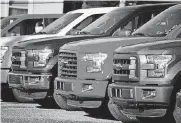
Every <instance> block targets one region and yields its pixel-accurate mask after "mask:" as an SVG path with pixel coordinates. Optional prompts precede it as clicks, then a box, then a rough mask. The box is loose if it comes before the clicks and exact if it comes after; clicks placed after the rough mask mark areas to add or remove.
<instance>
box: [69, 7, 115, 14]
mask: <svg viewBox="0 0 181 123" xmlns="http://www.w3.org/2000/svg"><path fill="white" fill-rule="evenodd" d="M116 8H119V7H99V8H87V9H77V10H73V11H70V12H69V13H107V12H109V11H110V10H113V9H116Z"/></svg>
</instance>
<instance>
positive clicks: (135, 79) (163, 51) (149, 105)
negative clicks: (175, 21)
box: [108, 29, 181, 123]
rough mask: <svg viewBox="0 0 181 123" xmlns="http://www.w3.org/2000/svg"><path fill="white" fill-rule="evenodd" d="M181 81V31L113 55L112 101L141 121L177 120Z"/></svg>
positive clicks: (124, 111)
mask: <svg viewBox="0 0 181 123" xmlns="http://www.w3.org/2000/svg"><path fill="white" fill-rule="evenodd" d="M179 30H180V31H181V29H179ZM180 80H181V33H179V35H178V36H177V39H174V40H163V41H160V42H153V43H146V44H138V45H133V46H126V47H120V48H118V49H116V51H115V53H114V58H113V76H112V84H110V85H109V87H108V93H109V94H108V95H109V97H110V103H111V104H113V105H116V106H115V107H118V108H119V110H120V111H121V112H122V113H123V114H124V115H129V116H136V117H137V118H138V120H139V121H140V122H141V123H142V122H143V123H144V122H146V121H147V123H152V122H154V121H157V120H158V121H160V122H164V123H174V118H173V110H174V109H175V103H176V102H175V100H176V94H177V92H179V91H180V89H181V83H180ZM178 94H179V93H178ZM178 96H179V95H178ZM177 99H178V98H177ZM178 102H179V100H178ZM178 104H179V103H178ZM117 111H118V110H114V113H115V115H118V114H116V112H117ZM154 117H157V118H154ZM159 118H160V119H159Z"/></svg>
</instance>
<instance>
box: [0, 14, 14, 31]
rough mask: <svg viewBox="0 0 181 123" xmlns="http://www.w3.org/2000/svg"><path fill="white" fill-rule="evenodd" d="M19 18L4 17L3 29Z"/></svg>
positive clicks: (2, 21)
mask: <svg viewBox="0 0 181 123" xmlns="http://www.w3.org/2000/svg"><path fill="white" fill-rule="evenodd" d="M16 19H17V18H9V17H6V18H3V19H2V20H1V29H4V28H5V27H6V26H8V25H10V24H11V23H12V22H13V21H15V20H16Z"/></svg>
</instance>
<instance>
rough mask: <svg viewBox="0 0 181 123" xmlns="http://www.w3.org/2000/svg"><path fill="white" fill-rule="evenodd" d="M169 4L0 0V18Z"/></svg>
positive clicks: (126, 0) (118, 0) (111, 0)
mask: <svg viewBox="0 0 181 123" xmlns="http://www.w3.org/2000/svg"><path fill="white" fill-rule="evenodd" d="M158 2H170V1H169V0H159V1H157V0H153V1H142V0H105V1H103V0H100V1H99V0H94V1H93V0H0V4H1V6H0V7H1V8H0V16H1V17H7V16H10V15H18V14H59V13H60V14H61V13H66V12H68V11H71V10H75V9H80V8H90V7H100V6H102V7H108V6H127V5H137V4H145V3H158Z"/></svg>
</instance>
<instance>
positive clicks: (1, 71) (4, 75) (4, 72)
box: [0, 68, 9, 83]
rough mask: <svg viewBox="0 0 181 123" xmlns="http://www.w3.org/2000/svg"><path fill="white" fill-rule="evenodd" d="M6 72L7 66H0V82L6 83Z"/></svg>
mask: <svg viewBox="0 0 181 123" xmlns="http://www.w3.org/2000/svg"><path fill="white" fill-rule="evenodd" d="M8 72H9V68H7V69H5V68H4V69H3V68H1V70H0V74H1V76H0V77H1V83H7V79H8Z"/></svg>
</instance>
